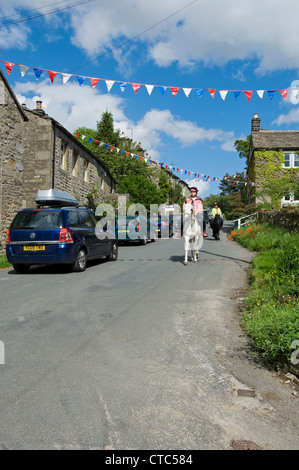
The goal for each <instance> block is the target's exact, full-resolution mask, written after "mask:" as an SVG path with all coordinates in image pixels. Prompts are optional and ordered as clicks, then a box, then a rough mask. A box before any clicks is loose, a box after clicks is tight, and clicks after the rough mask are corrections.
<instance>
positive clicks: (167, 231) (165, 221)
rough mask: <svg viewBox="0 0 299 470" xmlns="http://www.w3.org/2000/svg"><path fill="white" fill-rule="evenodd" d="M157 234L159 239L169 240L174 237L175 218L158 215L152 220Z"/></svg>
mask: <svg viewBox="0 0 299 470" xmlns="http://www.w3.org/2000/svg"><path fill="white" fill-rule="evenodd" d="M152 224H153V226H154V230H155V233H156V235H157V237H158V238H169V237H172V236H173V216H172V215H169V216H168V215H158V217H156V218H153V219H152Z"/></svg>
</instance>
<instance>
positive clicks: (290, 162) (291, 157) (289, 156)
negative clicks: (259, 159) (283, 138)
mask: <svg viewBox="0 0 299 470" xmlns="http://www.w3.org/2000/svg"><path fill="white" fill-rule="evenodd" d="M283 167H284V168H299V155H298V153H291V152H286V153H284V164H283Z"/></svg>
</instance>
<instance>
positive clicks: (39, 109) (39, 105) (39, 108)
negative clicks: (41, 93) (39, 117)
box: [34, 100, 46, 114]
mask: <svg viewBox="0 0 299 470" xmlns="http://www.w3.org/2000/svg"><path fill="white" fill-rule="evenodd" d="M34 111H35V112H37V113H39V114H46V113H45V111H44V110H43V108H42V101H41V100H37V101H36V108H35V110H34Z"/></svg>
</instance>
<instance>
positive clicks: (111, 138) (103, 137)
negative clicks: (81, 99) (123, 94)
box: [96, 111, 120, 147]
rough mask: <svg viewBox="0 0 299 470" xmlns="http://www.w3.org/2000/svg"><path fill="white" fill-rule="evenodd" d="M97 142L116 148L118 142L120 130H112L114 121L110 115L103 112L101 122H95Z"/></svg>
mask: <svg viewBox="0 0 299 470" xmlns="http://www.w3.org/2000/svg"><path fill="white" fill-rule="evenodd" d="M96 139H97V140H100V141H102V142H105V143H106V144H109V145H113V146H115V147H118V145H119V141H120V130H119V129H117V130H114V119H113V115H112V113H109V112H108V111H105V112H104V113H103V114H102V117H101V120H100V121H98V122H97V137H96Z"/></svg>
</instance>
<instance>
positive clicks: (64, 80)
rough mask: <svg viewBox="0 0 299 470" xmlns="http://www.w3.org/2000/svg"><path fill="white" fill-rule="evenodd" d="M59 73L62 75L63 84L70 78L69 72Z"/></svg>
mask: <svg viewBox="0 0 299 470" xmlns="http://www.w3.org/2000/svg"><path fill="white" fill-rule="evenodd" d="M61 75H62V81H63V84H64V85H65V84H66V82H67V81H68V80H69V79H70V77H71V74H70V73H62V74H61Z"/></svg>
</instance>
